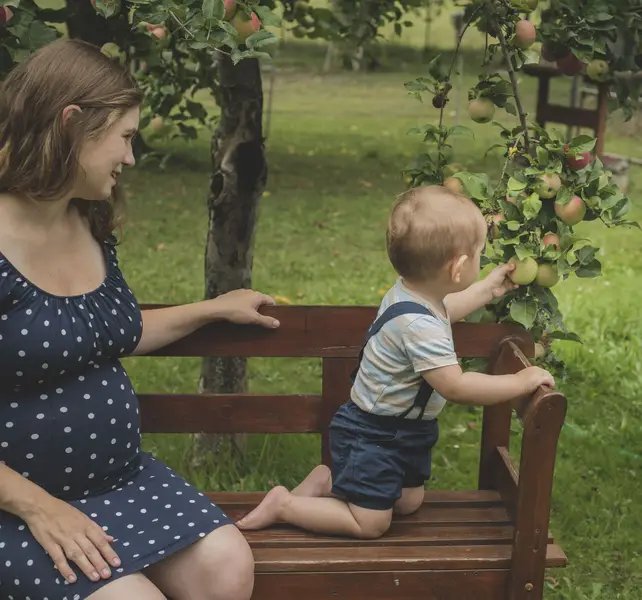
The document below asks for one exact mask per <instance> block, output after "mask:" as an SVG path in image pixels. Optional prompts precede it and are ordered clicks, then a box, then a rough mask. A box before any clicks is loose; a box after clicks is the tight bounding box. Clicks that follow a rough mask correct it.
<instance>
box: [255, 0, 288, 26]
mask: <svg viewBox="0 0 642 600" xmlns="http://www.w3.org/2000/svg"><path fill="white" fill-rule="evenodd" d="M252 10H253V11H254V12H255V13H256V16H257V17H258V18H259V19H261V22H262V23H263V27H281V18H280V17H279V16H278V15H277V14H275V13H273V12H272V11H271V10H270V9H269V8H268V7H267V6H263V5H262V4H256V5H254V6H252Z"/></svg>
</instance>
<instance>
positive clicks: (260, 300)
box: [210, 290, 280, 329]
mask: <svg viewBox="0 0 642 600" xmlns="http://www.w3.org/2000/svg"><path fill="white" fill-rule="evenodd" d="M210 302H212V303H213V305H215V306H216V314H217V315H219V316H220V317H223V318H224V319H226V320H228V321H231V322H232V323H239V324H240V325H261V326H263V327H269V328H271V329H274V328H276V327H278V326H279V325H280V323H279V322H278V320H277V319H275V318H273V317H268V316H266V315H262V314H261V313H260V312H259V308H260V307H261V306H274V305H275V304H276V301H275V300H274V298H272V296H266V295H265V294H261V293H260V292H255V291H254V290H232V291H231V292H227V293H226V294H221V295H220V296H217V297H216V298H214V299H213V300H211V301H210Z"/></svg>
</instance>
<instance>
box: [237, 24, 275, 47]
mask: <svg viewBox="0 0 642 600" xmlns="http://www.w3.org/2000/svg"><path fill="white" fill-rule="evenodd" d="M277 41H278V39H277V37H276V36H275V35H274V34H273V33H272V32H271V31H268V30H267V29H260V30H259V31H257V32H256V33H253V34H252V35H251V36H249V37H248V38H247V39H246V40H245V44H246V46H247V47H248V48H251V49H253V50H254V49H256V48H262V47H263V46H268V45H269V44H273V43H274V42H277Z"/></svg>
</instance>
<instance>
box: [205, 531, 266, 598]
mask: <svg viewBox="0 0 642 600" xmlns="http://www.w3.org/2000/svg"><path fill="white" fill-rule="evenodd" d="M224 529H226V531H225V532H223V530H224ZM202 542H203V543H202V544H201V547H200V548H199V557H198V562H199V564H200V566H201V570H202V573H203V579H204V580H206V581H207V582H208V585H207V590H208V592H207V593H206V594H205V595H204V596H203V600H250V598H251V596H252V591H253V589H254V556H253V554H252V550H251V548H250V546H249V545H248V543H247V541H246V540H245V537H243V534H242V533H241V532H240V531H239V530H238V529H237V528H236V527H234V526H232V525H228V526H226V527H225V528H222V529H220V530H218V531H217V532H214V533H212V534H210V535H209V536H207V537H206V538H204V539H203V540H202Z"/></svg>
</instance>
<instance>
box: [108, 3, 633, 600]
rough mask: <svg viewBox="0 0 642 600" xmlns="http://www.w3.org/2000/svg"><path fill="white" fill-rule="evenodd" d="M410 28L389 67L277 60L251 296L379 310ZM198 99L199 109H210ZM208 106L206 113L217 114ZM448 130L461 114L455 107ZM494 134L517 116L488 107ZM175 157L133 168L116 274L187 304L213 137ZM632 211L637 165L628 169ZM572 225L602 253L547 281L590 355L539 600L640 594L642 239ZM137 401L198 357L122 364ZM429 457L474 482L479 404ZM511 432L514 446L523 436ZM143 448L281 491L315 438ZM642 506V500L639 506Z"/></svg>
mask: <svg viewBox="0 0 642 600" xmlns="http://www.w3.org/2000/svg"><path fill="white" fill-rule="evenodd" d="M449 18H450V16H449V14H448V12H446V13H444V14H443V15H442V16H441V17H439V18H438V19H437V21H436V22H435V23H433V25H432V27H431V37H430V42H431V45H433V46H434V47H439V48H442V49H445V50H446V51H447V50H448V49H449V48H452V40H453V38H454V34H453V32H452V28H451V27H450V23H449ZM416 20H417V23H418V26H417V27H416V28H415V29H414V30H412V31H408V32H405V33H404V35H403V37H402V39H401V40H400V41H395V42H391V43H389V44H388V45H387V46H386V47H385V51H384V52H383V55H382V56H383V58H384V67H383V69H382V71H380V72H377V73H371V74H364V73H359V74H353V73H348V72H341V71H336V70H335V71H333V72H332V73H330V74H328V75H322V74H321V72H320V69H321V66H322V63H323V58H324V52H325V46H324V45H322V44H317V43H312V42H299V41H296V42H294V41H293V40H292V38H291V37H288V38H287V39H286V43H285V45H284V46H282V47H281V49H280V50H279V52H278V53H277V56H276V61H275V64H276V66H277V67H278V69H279V70H278V72H277V73H276V76H275V79H274V81H273V82H272V83H271V79H270V75H269V74H267V73H266V77H265V90H266V102H267V94H268V92H269V89H270V86H271V85H273V89H272V92H273V109H272V112H271V118H270V130H269V139H268V141H267V148H268V160H269V180H268V186H267V191H266V193H265V196H264V197H263V199H262V201H261V208H260V217H259V224H258V231H257V237H256V250H255V263H254V275H253V277H254V281H253V285H254V287H255V288H256V289H259V290H261V291H263V292H266V293H269V294H272V295H276V296H279V297H280V299H281V301H282V302H291V303H301V304H376V303H378V301H379V299H380V297H381V293H382V290H383V289H385V288H386V286H387V285H389V284H390V283H392V281H393V280H394V274H393V272H392V270H391V269H390V268H389V266H388V264H387V261H386V257H385V250H384V243H383V241H384V240H383V232H384V226H385V219H386V216H387V211H388V209H389V208H390V205H391V202H392V200H393V198H394V195H395V194H396V193H398V192H399V191H400V190H401V189H403V187H404V182H403V180H402V177H401V174H400V172H401V169H402V168H403V167H404V165H405V164H407V162H408V161H409V160H410V157H411V156H412V155H413V154H414V153H415V152H416V151H417V150H418V149H419V147H420V146H419V144H418V140H417V139H416V138H414V137H411V136H408V135H407V134H406V132H407V131H408V129H409V128H410V127H413V126H416V125H421V124H425V123H428V122H435V120H436V118H437V116H438V114H437V111H436V110H435V109H433V108H432V106H431V105H430V103H429V102H428V103H427V104H421V103H419V102H417V101H416V100H414V99H412V98H411V97H409V96H407V94H406V92H405V90H404V86H403V84H404V82H405V81H408V80H409V79H411V78H412V77H415V76H417V75H421V74H422V64H421V62H420V61H421V55H422V52H421V48H422V44H423V41H424V28H423V24H422V22H421V19H420V18H419V17H417V18H416ZM480 43H481V37H480V36H479V35H476V33H475V32H471V37H470V38H469V41H468V42H467V43H466V44H465V45H464V48H465V50H466V61H465V70H464V75H463V80H462V87H461V88H459V89H460V91H461V105H460V107H461V108H463V107H464V106H465V97H466V90H467V89H468V87H469V86H471V85H472V84H473V83H474V81H475V79H476V77H477V73H478V71H477V70H476V68H475V63H474V61H473V59H475V58H476V59H477V60H478V56H479V55H478V54H477V55H475V51H476V50H478V49H479V47H480ZM520 87H521V89H522V91H523V97H524V98H525V100H526V104H527V110H528V111H529V112H531V113H532V112H533V111H534V98H535V91H536V83H535V82H534V81H533V80H532V79H531V78H528V77H522V78H521V80H520ZM568 90H569V82H568V80H560V81H556V82H555V85H554V87H553V95H554V96H555V97H556V99H558V100H559V101H560V102H564V103H566V102H567V98H568ZM206 100H207V99H206ZM207 101H208V106H209V108H210V109H211V110H213V111H216V107H215V106H214V105H213V104H212V103H211V102H209V100H207ZM449 106H450V108H451V112H449V114H448V122H449V123H455V122H456V120H457V117H456V115H455V114H453V112H452V111H453V110H454V109H455V108H456V107H457V102H456V100H454V101H453V102H452V103H451V104H450V105H449ZM497 118H498V120H500V121H502V122H503V123H504V124H510V123H513V122H514V117H512V116H510V115H508V114H506V113H503V111H498V114H497ZM459 119H460V122H461V123H462V124H465V125H467V126H470V127H472V129H473V130H474V131H475V132H476V139H475V140H474V141H473V142H470V141H468V140H466V142H465V143H464V142H462V143H461V144H460V146H457V147H456V149H455V154H456V156H455V159H456V160H457V162H459V163H461V164H463V165H465V166H469V167H470V168H480V167H481V168H484V169H487V170H488V171H489V172H494V171H496V170H497V168H498V167H499V164H500V163H499V161H500V158H499V157H497V156H492V155H491V156H490V157H489V158H488V159H487V160H486V161H485V162H482V160H481V158H480V157H482V156H483V153H484V151H485V149H486V148H487V147H488V146H489V145H491V144H492V143H494V141H496V135H497V130H496V129H495V128H493V127H492V126H490V125H484V126H479V125H475V124H472V123H471V122H470V121H469V120H468V119H467V117H466V115H465V113H462V114H460V116H459ZM633 129H634V124H631V123H629V124H627V125H622V123H620V122H618V119H617V117H614V119H613V120H612V122H611V123H610V125H609V131H608V139H607V144H606V147H607V150H608V151H612V152H617V153H621V154H632V155H635V152H640V154H642V151H639V149H638V145H637V144H636V141H637V140H636V137H635V136H633V135H632V132H633ZM167 148H168V149H171V150H172V151H173V152H174V153H175V156H174V158H173V159H172V160H171V161H170V162H169V166H168V168H167V169H166V170H164V171H160V170H159V169H158V168H157V167H152V166H148V167H139V168H137V169H134V170H133V171H132V172H130V173H128V174H127V184H128V187H129V191H130V220H129V226H128V228H127V231H126V236H125V242H124V244H123V246H122V247H121V249H120V259H121V266H122V268H123V270H124V272H125V274H126V276H127V278H128V281H129V283H130V285H131V286H132V288H133V289H134V291H135V293H136V294H137V296H138V298H139V300H140V301H141V302H191V301H195V300H200V299H201V298H202V296H203V249H204V242H205V235H206V228H207V213H206V207H205V198H206V190H207V187H208V183H209V179H208V177H209V140H208V135H207V132H203V135H202V136H201V138H200V139H199V140H198V141H197V142H195V143H192V144H189V145H187V144H183V143H173V144H171V145H170V146H167ZM630 176H631V186H630V195H631V197H632V199H633V203H634V205H635V208H634V217H636V218H638V219H639V218H640V217H642V211H641V210H640V208H639V202H640V189H641V188H642V172H641V171H640V169H639V168H636V167H631V170H630ZM582 230H583V231H585V232H586V233H587V235H589V236H591V238H593V239H595V240H596V241H597V244H598V245H599V246H600V247H601V251H600V259H601V260H602V262H603V266H604V274H603V276H602V277H601V278H599V279H595V280H578V279H574V280H569V281H567V282H564V283H562V284H560V285H559V286H558V287H557V288H556V293H557V294H558V296H559V298H560V302H561V306H562V309H563V311H564V313H565V314H566V315H567V322H568V324H569V326H571V327H572V328H573V329H574V330H575V331H577V332H578V333H580V335H581V336H582V337H583V339H584V342H585V343H584V344H583V345H577V344H559V345H558V346H557V349H558V350H559V353H560V354H561V355H562V357H563V358H564V359H565V360H567V361H568V364H569V366H570V377H569V380H568V381H567V382H564V383H563V384H562V389H563V390H564V392H565V393H566V394H567V396H568V399H569V412H568V419H567V424H566V426H565V428H564V430H563V433H562V438H561V442H560V448H559V454H558V462H557V468H556V480H555V489H554V499H553V507H552V529H553V531H554V534H555V536H556V538H557V539H558V540H559V542H560V543H561V544H562V546H563V548H564V549H565V551H566V552H567V554H568V556H569V559H570V566H569V567H568V569H566V570H564V571H556V572H552V573H550V576H551V577H550V579H549V580H548V583H547V588H548V589H547V592H546V598H547V599H548V600H553V599H556V600H557V599H568V600H589V599H590V600H598V599H605V600H606V599H609V600H612V599H622V600H634V599H638V598H642V593H641V592H640V588H641V586H642V575H641V573H642V561H641V559H640V547H641V546H642V533H641V532H642V517H641V516H640V511H639V510H636V506H637V503H639V500H640V498H641V497H642V493H641V492H642V484H641V483H640V478H639V474H640V466H641V465H642V448H641V443H640V441H639V440H640V426H641V424H642V396H641V394H640V389H641V384H642V366H641V365H642V351H641V349H640V338H641V333H642V319H641V318H640V317H641V315H640V305H639V301H638V297H637V292H636V291H635V290H636V289H637V285H639V281H640V278H641V275H642V260H641V259H642V243H641V238H640V233H638V232H637V231H634V230H614V231H607V230H606V229H605V228H604V227H599V226H598V225H597V224H595V223H591V224H584V225H583V226H582ZM127 366H128V368H129V370H130V373H131V375H132V378H133V379H134V382H135V384H136V385H137V387H138V389H139V390H140V391H141V392H146V391H152V390H155V391H158V390H163V391H172V392H177V391H182V390H184V391H193V390H194V389H195V386H196V381H197V377H198V371H199V361H197V360H192V359H154V360H153V361H151V360H149V359H146V358H137V359H129V360H128V361H127ZM250 370H251V382H250V385H251V391H252V392H261V391H264V392H289V393H292V392H318V391H320V364H319V361H314V360H294V359H253V360H251V361H250ZM442 423H443V426H442V432H443V433H442V438H441V440H440V444H439V450H438V452H436V454H435V459H434V460H435V466H434V475H435V477H434V480H433V481H432V483H431V485H432V486H433V487H436V488H469V487H473V486H475V485H476V473H477V460H478V444H479V435H480V427H479V424H480V419H479V414H478V413H477V412H476V411H471V410H467V409H464V408H461V407H457V406H448V407H447V408H446V409H445V411H444V415H443V419H442ZM516 439H517V438H516ZM145 446H146V448H147V449H149V450H153V451H154V452H156V453H157V454H158V455H159V456H160V457H161V458H162V459H164V460H166V461H167V462H168V463H169V464H171V465H172V466H173V467H175V468H177V469H178V470H179V471H181V472H182V473H184V474H186V475H187V476H188V477H190V479H191V480H192V481H193V482H194V483H195V484H197V485H198V486H202V487H208V488H210V489H250V490H252V489H268V488H269V487H270V486H271V485H273V484H274V483H277V482H278V483H283V484H285V485H292V484H293V483H295V482H297V481H298V480H299V479H300V478H301V477H303V476H304V475H305V474H306V473H307V471H308V469H309V468H310V467H312V466H313V465H314V464H316V462H317V460H318V459H319V440H318V438H317V437H316V436H303V435H301V436H251V438H250V440H249V446H248V453H247V456H246V460H245V461H244V462H243V464H240V465H231V463H230V462H229V461H227V460H225V458H224V457H220V458H219V459H217V460H213V461H212V463H211V469H209V470H208V472H207V473H206V472H204V471H196V472H195V471H193V470H191V469H190V468H189V464H188V461H187V455H188V451H189V438H187V437H186V436H180V435H176V436H146V437H145ZM636 501H637V502H636Z"/></svg>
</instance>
